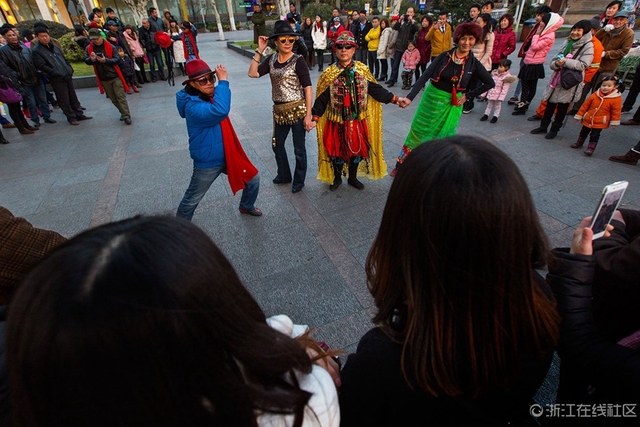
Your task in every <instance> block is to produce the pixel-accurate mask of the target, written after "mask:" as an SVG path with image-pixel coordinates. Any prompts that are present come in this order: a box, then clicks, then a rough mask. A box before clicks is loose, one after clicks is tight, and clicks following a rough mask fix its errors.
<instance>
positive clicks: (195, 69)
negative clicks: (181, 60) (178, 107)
mask: <svg viewBox="0 0 640 427" xmlns="http://www.w3.org/2000/svg"><path fill="white" fill-rule="evenodd" d="M186 67H187V76H188V77H189V78H188V79H187V80H185V81H183V82H182V84H183V85H186V84H187V83H189V82H191V81H194V80H196V79H199V78H200V77H203V76H206V75H209V74H211V73H213V74H215V71H211V68H210V67H209V65H207V63H206V62H204V61H203V60H202V59H194V60H192V61H189V62H187V65H186Z"/></svg>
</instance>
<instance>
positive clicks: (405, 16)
mask: <svg viewBox="0 0 640 427" xmlns="http://www.w3.org/2000/svg"><path fill="white" fill-rule="evenodd" d="M404 20H405V21H408V20H409V14H408V13H406V14H405V15H404Z"/></svg>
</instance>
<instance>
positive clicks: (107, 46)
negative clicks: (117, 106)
mask: <svg viewBox="0 0 640 427" xmlns="http://www.w3.org/2000/svg"><path fill="white" fill-rule="evenodd" d="M103 46H104V51H105V53H106V54H107V58H113V47H111V43H109V42H107V41H105V42H104V43H103ZM87 52H89V55H91V54H92V53H93V42H91V43H89V47H87ZM113 68H115V70H116V73H118V77H120V81H121V82H122V85H123V86H124V90H125V91H126V92H129V86H127V82H126V80H125V79H124V76H123V75H122V72H121V71H120V67H118V66H117V65H114V66H113ZM93 72H94V73H95V75H96V80H97V81H98V89H100V94H103V93H104V88H103V87H102V82H101V81H100V77H99V76H98V69H97V68H96V65H94V66H93Z"/></svg>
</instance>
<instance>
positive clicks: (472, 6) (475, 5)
mask: <svg viewBox="0 0 640 427" xmlns="http://www.w3.org/2000/svg"><path fill="white" fill-rule="evenodd" d="M473 8H476V9H478V12H480V10H482V6H480V5H479V4H478V3H474V4H472V5H471V7H470V8H469V10H471V9H473Z"/></svg>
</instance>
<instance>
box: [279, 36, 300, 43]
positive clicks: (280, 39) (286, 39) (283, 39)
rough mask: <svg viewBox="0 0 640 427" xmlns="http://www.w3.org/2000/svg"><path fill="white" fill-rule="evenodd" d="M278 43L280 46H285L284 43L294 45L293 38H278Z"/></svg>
mask: <svg viewBox="0 0 640 427" xmlns="http://www.w3.org/2000/svg"><path fill="white" fill-rule="evenodd" d="M278 41H279V42H280V43H282V44H286V43H289V44H293V43H295V41H296V39H295V37H278Z"/></svg>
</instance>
